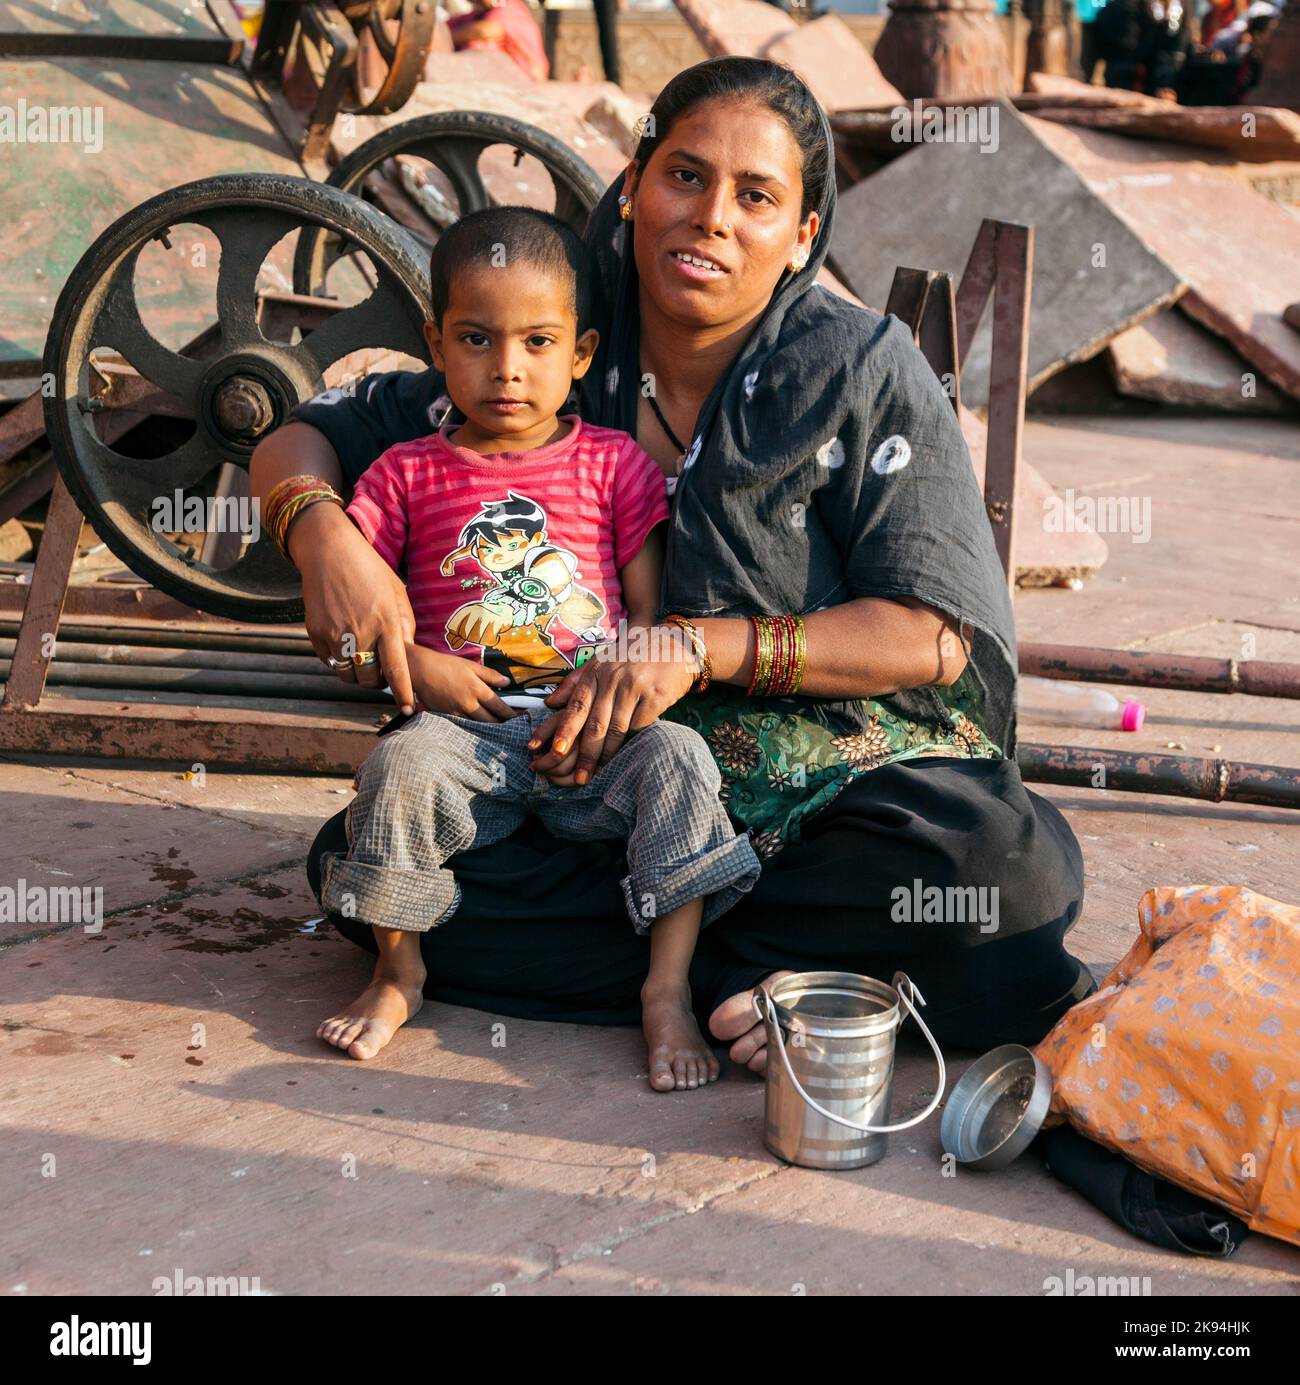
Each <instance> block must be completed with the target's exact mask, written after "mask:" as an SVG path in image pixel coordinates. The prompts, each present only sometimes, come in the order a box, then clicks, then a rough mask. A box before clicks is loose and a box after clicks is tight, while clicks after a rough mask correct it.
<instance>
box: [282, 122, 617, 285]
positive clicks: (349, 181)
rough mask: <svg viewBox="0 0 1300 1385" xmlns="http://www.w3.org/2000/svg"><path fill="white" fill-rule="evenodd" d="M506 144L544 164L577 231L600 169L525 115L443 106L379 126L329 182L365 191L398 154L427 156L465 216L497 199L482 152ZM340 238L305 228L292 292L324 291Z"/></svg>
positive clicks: (564, 215) (596, 195) (560, 209)
mask: <svg viewBox="0 0 1300 1385" xmlns="http://www.w3.org/2000/svg"><path fill="white" fill-rule="evenodd" d="M494 146H497V147H499V146H505V147H506V148H508V149H513V150H514V151H515V161H516V163H517V162H518V161H519V160H520V159H521V158H522V157H524V156H525V155H531V156H532V157H533V158H535V159H537V160H538V161H539V162H540V163H541V164H542V165H543V166H544V167H545V169H546V172H547V174H548V175H549V177H550V179H551V183H552V186H553V188H554V191H555V205H554V207H553V208H552V210H553V211H554V213H555V215H556V216H558V217H559V218H560V219H561V220H562V221H564V222H565V223H566V224H567V225H569V226H571V227H572V228H573V229H574V230H575V231H577V232H578V234H579V235H581V234H582V231H583V229H584V227H585V226H586V224H587V216H588V214H589V213H590V212H591V209H592V208H593V207H594V206H595V205H596V203H597V202H599V201H600V198H601V194H602V193H603V192H604V191H605V187H604V184H603V183H602V182H601V180H600V178H599V176H598V175H597V173H596V171H595V170H594V169H593V168H592V167H591V165H590V164H589V163H587V162H586V160H584V159H581V158H579V157H578V155H577V154H575V153H573V151H572V150H571V149H569V147H568V146H567V145H566V144H564V143H562V142H561V141H560V140H558V139H556V138H555V136H554V135H548V134H547V133H546V132H545V131H544V130H539V129H538V128H537V127H536V126H535V125H528V124H526V123H525V122H524V121H522V120H515V119H513V118H512V117H510V116H505V115H493V114H492V113H491V112H490V111H446V112H440V113H439V114H437V115H423V116H418V117H417V118H416V119H414V120H406V121H403V122H402V123H401V124H400V125H393V126H391V127H390V128H389V129H387V130H381V131H380V133H379V134H377V135H375V136H374V138H373V139H368V140H367V141H366V142H365V143H364V144H362V145H359V146H358V147H357V148H356V149H354V150H353V151H352V153H351V154H349V155H348V156H347V158H345V159H343V160H342V161H341V162H340V163H339V164H338V166H337V167H336V168H335V169H334V170H333V172H332V173H331V174H330V176H329V179H328V186H330V187H336V188H340V189H342V190H343V191H344V192H350V193H356V194H357V195H358V196H364V189H363V185H364V183H365V180H366V178H367V176H368V175H369V174H371V173H373V172H374V170H375V169H377V168H378V167H379V166H380V164H382V163H383V162H384V161H385V160H386V159H391V158H393V157H395V156H396V155H398V154H405V155H409V156H410V157H412V158H420V159H427V160H428V161H429V162H430V163H431V164H433V165H434V167H435V168H437V169H439V170H440V171H441V172H442V173H443V174H444V175H445V176H446V177H447V179H448V181H449V182H450V183H451V185H452V188H453V190H454V192H455V195H456V201H457V206H458V210H459V213H460V215H461V216H464V215H465V214H466V213H467V212H474V211H479V210H481V209H482V208H484V207H489V206H491V205H492V199H491V197H490V196H489V194H488V191H487V188H486V187H485V186H484V183H483V175H482V172H481V171H480V168H479V160H480V159H481V158H482V156H483V152H484V150H486V149H490V148H493V147H494ZM342 251H343V247H342V243H341V242H340V241H339V239H338V237H337V236H330V235H328V234H327V233H325V232H324V231H321V232H319V233H317V234H316V235H313V236H308V235H305V234H304V235H303V237H302V238H301V240H300V241H299V242H298V251H297V254H296V256H295V257H294V265H293V286H294V292H296V293H306V294H316V295H319V294H321V293H323V292H324V290H325V281H326V278H327V277H328V275H329V271H330V268H331V267H332V266H333V265H334V264H335V262H336V261H337V260H338V259H339V258H340V256H341V254H342Z"/></svg>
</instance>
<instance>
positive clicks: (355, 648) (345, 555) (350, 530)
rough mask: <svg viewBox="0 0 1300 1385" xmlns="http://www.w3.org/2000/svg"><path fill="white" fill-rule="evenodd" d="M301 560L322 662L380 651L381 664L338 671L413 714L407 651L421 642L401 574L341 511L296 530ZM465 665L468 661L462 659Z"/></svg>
mask: <svg viewBox="0 0 1300 1385" xmlns="http://www.w3.org/2000/svg"><path fill="white" fill-rule="evenodd" d="M289 548H290V552H291V554H292V556H293V561H294V564H295V566H296V567H297V568H298V570H299V571H300V572H301V573H302V599H303V605H304V607H305V608H306V624H307V634H308V636H309V637H310V639H311V643H312V648H313V649H314V650H315V651H316V653H317V655H319V657H320V658H321V659H322V660H328V659H330V658H335V659H337V658H340V657H347V656H346V655H345V654H344V650H345V649H350V650H351V651H352V652H353V653H358V654H359V653H361V652H362V651H363V650H369V649H373V650H374V651H375V653H376V654H377V655H378V656H379V659H378V662H377V663H372V664H367V665H364V666H362V667H361V668H359V669H356V668H345V669H336V670H335V672H336V673H337V674H338V676H339V677H340V678H341V679H342V680H343V681H344V682H345V683H352V682H357V683H361V684H363V685H364V686H365V687H371V688H378V687H382V686H383V685H384V683H385V682H387V684H388V686H389V687H390V688H392V690H393V696H394V698H396V700H397V705H398V706H399V707H400V708H401V709H402V711H404V712H410V711H411V710H412V709H413V707H414V705H415V693H414V691H413V689H412V686H411V675H410V672H409V670H408V668H407V662H406V647H407V645H409V644H410V643H411V642H412V641H413V640H414V639H415V616H414V615H413V614H412V612H411V603H410V600H409V599H408V597H407V595H406V588H405V587H404V586H403V585H402V583H401V580H400V579H399V578H398V576H397V574H396V573H395V572H394V571H393V570H392V568H390V567H389V566H388V564H387V563H386V562H384V560H383V559H382V558H381V557H380V556H379V554H378V553H376V552H375V550H374V549H373V548H371V546H370V545H369V544H368V543H367V542H366V540H365V538H364V537H363V535H362V534H361V531H360V530H359V529H357V527H356V526H355V525H354V524H353V523H352V521H351V520H350V519H348V517H347V516H346V515H345V514H344V513H343V511H342V510H340V509H339V507H338V506H337V505H328V504H319V505H312V506H309V507H308V508H307V509H306V510H304V511H303V512H302V514H300V515H299V516H298V517H297V518H296V519H295V520H294V522H293V527H292V528H291V529H290V531H289ZM461 662H463V661H461Z"/></svg>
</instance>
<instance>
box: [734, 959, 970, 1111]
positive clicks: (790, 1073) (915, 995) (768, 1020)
mask: <svg viewBox="0 0 1300 1385" xmlns="http://www.w3.org/2000/svg"><path fill="white" fill-rule="evenodd" d="M899 982H902V983H903V984H904V985H906V987H907V990H906V992H904V990H903V987H902V986H900V985H899ZM890 984H891V985H892V986H893V988H894V990H895V991H897V992H898V999H899V1000H900V1001H901V1002H902V1004H903V1005H904V1006H905V1007H906V1009H907V1013H908V1014H909V1015H911V1016H912V1018H913V1019H914V1020H915V1021H916V1022H917V1024H918V1025H920V1027H921V1033H922V1034H924V1035H925V1037H926V1040H927V1041H928V1042H929V1045H930V1047H931V1048H932V1049H933V1050H934V1057H935V1062H936V1063H937V1064H938V1067H939V1089H938V1091H936V1092H935V1094H934V1100H933V1101H932V1102H931V1103H930V1104H929V1105H928V1106H927V1107H926V1108H925V1110H924V1111H922V1112H921V1114H920V1115H919V1116H913V1117H912V1119H911V1120H905V1121H900V1122H899V1123H898V1124H897V1125H859V1124H858V1123H857V1121H851V1120H846V1119H845V1118H844V1117H843V1116H837V1115H836V1114H835V1113H834V1112H833V1111H828V1110H827V1109H826V1108H825V1107H824V1106H819V1105H818V1104H817V1102H815V1101H814V1100H813V1099H812V1097H810V1096H809V1095H808V1093H807V1092H805V1091H804V1089H803V1086H802V1084H801V1083H800V1081H799V1079H798V1078H797V1077H796V1076H795V1075H794V1069H793V1068H792V1067H791V1066H790V1055H789V1054H788V1053H787V1052H786V1051H785V1036H784V1035H783V1034H782V1033H781V1023H780V1021H779V1020H778V1019H777V1017H776V1006H775V1002H774V1001H773V1000H772V997H771V996H770V995H769V994H768V992H767V991H766V990H764V989H763V988H762V987H761V986H756V987H755V988H754V995H753V1001H754V1009H755V1011H756V1012H757V1013H758V1017H759V1019H760V1020H762V1021H763V1022H764V1024H765V1025H766V1026H767V1029H768V1030H769V1032H771V1033H774V1034H775V1035H776V1049H777V1052H778V1053H779V1054H780V1055H781V1062H782V1064H783V1065H784V1067H785V1075H786V1076H787V1077H788V1078H789V1079H790V1082H791V1084H792V1085H793V1086H794V1089H795V1091H796V1092H798V1093H799V1095H800V1096H801V1097H802V1098H803V1099H804V1101H806V1102H807V1103H808V1105H809V1106H811V1107H812V1109H813V1110H814V1111H816V1112H817V1114H818V1115H819V1116H825V1118H826V1119H827V1120H828V1121H834V1122H835V1124H836V1125H844V1126H847V1127H848V1128H849V1129H850V1130H859V1131H861V1132H862V1133H863V1134H864V1135H892V1134H893V1133H894V1132H895V1131H897V1130H907V1129H909V1128H910V1127H911V1126H913V1125H920V1123H921V1122H922V1121H923V1120H924V1119H925V1118H926V1117H927V1116H928V1115H930V1114H932V1113H933V1111H934V1110H935V1108H936V1107H937V1106H938V1105H939V1103H940V1102H941V1101H942V1100H943V1089H944V1087H945V1086H946V1085H947V1082H948V1071H947V1069H946V1068H945V1067H944V1065H943V1054H942V1053H941V1052H940V1051H939V1045H938V1044H937V1043H936V1042H935V1039H934V1035H933V1034H931V1033H930V1031H929V1029H928V1028H927V1027H926V1023H925V1021H924V1020H923V1019H922V1018H921V1016H920V1014H919V1013H918V1011H917V1009H916V1005H915V1004H914V1003H913V1002H914V1001H916V1002H919V1003H920V1004H922V1005H924V1004H925V997H924V996H923V995H922V994H921V992H920V991H918V990H917V989H916V986H915V985H914V984H913V982H912V978H911V977H910V976H908V975H907V974H906V972H901V971H896V972H895V973H894V979H893V981H892V982H891V983H890ZM760 996H761V997H762V999H761V1000H760V999H759V997H760ZM899 1027H900V1028H901V1027H902V1022H901V1021H900V1022H899Z"/></svg>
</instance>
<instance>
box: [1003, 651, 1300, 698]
mask: <svg viewBox="0 0 1300 1385" xmlns="http://www.w3.org/2000/svg"><path fill="white" fill-rule="evenodd" d="M1019 654H1020V672H1021V673H1030V674H1034V675H1035V676H1036V677H1039V678H1072V679H1074V680H1076V681H1077V682H1080V683H1127V684H1129V685H1131V686H1133V687H1140V688H1177V689H1179V690H1181V691H1182V692H1209V693H1249V694H1250V695H1251V696H1252V697H1300V664H1282V663H1272V662H1269V661H1268V660H1266V659H1210V658H1203V657H1200V656H1197V655H1191V654H1152V653H1138V652H1136V651H1134V650H1131V649H1097V648H1093V647H1091V646H1088V645H1070V644H1022V645H1021V646H1020V647H1019Z"/></svg>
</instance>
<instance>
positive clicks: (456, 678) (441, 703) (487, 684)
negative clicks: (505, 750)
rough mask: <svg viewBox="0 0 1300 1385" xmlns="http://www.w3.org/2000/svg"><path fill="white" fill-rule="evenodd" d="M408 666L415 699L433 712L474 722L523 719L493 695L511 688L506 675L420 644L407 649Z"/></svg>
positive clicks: (516, 711)
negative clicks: (496, 690) (500, 690)
mask: <svg viewBox="0 0 1300 1385" xmlns="http://www.w3.org/2000/svg"><path fill="white" fill-rule="evenodd" d="M406 663H407V667H408V668H409V669H410V671H411V683H412V685H413V686H414V688H415V695H416V696H417V697H418V698H419V699H420V701H421V702H422V703H423V704H424V705H425V706H426V707H427V708H428V709H429V711H431V712H448V713H450V714H451V715H452V716H457V717H468V718H469V719H470V720H471V721H510V720H511V719H512V718H513V717H517V716H518V715H519V712H518V710H517V709H516V708H514V707H511V706H509V705H508V704H507V703H505V702H502V701H501V699H500V698H499V697H498V696H497V695H496V693H495V692H493V689H494V688H504V687H508V686H509V684H510V680H509V678H507V677H506V676H505V674H504V673H498V672H497V671H496V670H495V669H491V668H485V667H484V666H483V665H482V664H479V663H475V662H474V661H473V660H471V659H461V658H459V657H457V656H456V655H455V654H441V653H439V652H438V651H437V650H436V649H425V648H424V647H423V646H422V645H418V644H408V645H407V646H406Z"/></svg>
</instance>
